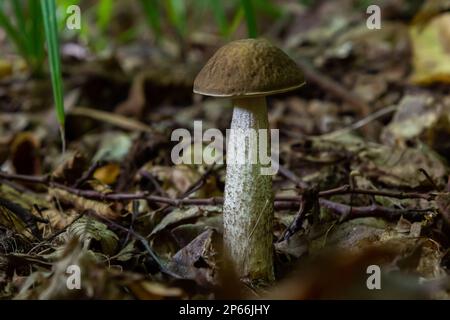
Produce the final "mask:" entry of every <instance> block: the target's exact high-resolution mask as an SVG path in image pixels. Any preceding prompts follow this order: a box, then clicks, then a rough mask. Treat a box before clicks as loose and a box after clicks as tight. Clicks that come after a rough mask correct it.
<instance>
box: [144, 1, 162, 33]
mask: <svg viewBox="0 0 450 320" xmlns="http://www.w3.org/2000/svg"><path fill="white" fill-rule="evenodd" d="M141 4H142V7H143V8H144V13H145V16H146V18H147V22H148V24H149V25H150V27H151V28H152V30H153V32H154V34H155V37H156V38H159V37H160V36H161V20H160V15H159V10H160V2H159V0H141Z"/></svg>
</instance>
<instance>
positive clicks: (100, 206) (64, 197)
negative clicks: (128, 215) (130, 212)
mask: <svg viewBox="0 0 450 320" xmlns="http://www.w3.org/2000/svg"><path fill="white" fill-rule="evenodd" d="M48 193H49V194H50V196H51V197H53V198H56V199H58V201H62V202H67V203H70V204H72V205H73V206H74V207H75V208H76V209H78V210H80V211H85V210H93V211H95V212H96V213H97V214H98V215H100V216H102V217H105V218H108V219H117V218H118V217H119V216H120V214H118V213H117V212H115V211H114V210H113V209H112V208H111V204H105V203H102V202H99V201H95V200H90V199H86V198H83V197H79V196H77V195H75V194H72V193H70V192H68V191H65V190H61V189H57V188H50V189H49V190H48Z"/></svg>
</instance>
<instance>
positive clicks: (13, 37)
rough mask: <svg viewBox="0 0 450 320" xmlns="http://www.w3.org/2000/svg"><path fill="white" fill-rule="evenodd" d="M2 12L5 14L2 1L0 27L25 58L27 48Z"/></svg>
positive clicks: (23, 40) (17, 31)
mask: <svg viewBox="0 0 450 320" xmlns="http://www.w3.org/2000/svg"><path fill="white" fill-rule="evenodd" d="M4 12H5V4H4V1H3V0H0V27H2V28H3V30H5V32H6V34H7V35H8V37H9V38H10V39H11V40H12V41H13V42H14V44H15V45H16V47H17V50H18V51H19V53H20V54H22V55H23V56H24V58H27V48H26V45H25V39H24V38H23V36H22V35H21V33H20V32H19V30H18V29H16V28H15V27H14V26H13V24H12V23H11V21H10V20H9V17H7V16H6V15H5V13H4Z"/></svg>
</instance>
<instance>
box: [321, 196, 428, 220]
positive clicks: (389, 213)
mask: <svg viewBox="0 0 450 320" xmlns="http://www.w3.org/2000/svg"><path fill="white" fill-rule="evenodd" d="M319 203H320V205H321V206H323V207H325V208H327V209H330V210H332V211H334V212H335V213H337V214H340V215H344V216H346V217H345V219H344V221H347V220H351V219H356V218H362V217H373V216H378V217H383V218H386V219H390V220H393V219H396V218H399V217H400V216H401V215H404V214H407V215H408V217H409V218H412V219H417V218H421V217H422V216H423V213H425V212H430V211H432V210H433V209H431V208H427V209H395V208H387V207H382V206H378V205H375V204H373V205H370V206H364V207H351V206H349V205H346V204H342V203H337V202H334V201H330V200H326V199H319Z"/></svg>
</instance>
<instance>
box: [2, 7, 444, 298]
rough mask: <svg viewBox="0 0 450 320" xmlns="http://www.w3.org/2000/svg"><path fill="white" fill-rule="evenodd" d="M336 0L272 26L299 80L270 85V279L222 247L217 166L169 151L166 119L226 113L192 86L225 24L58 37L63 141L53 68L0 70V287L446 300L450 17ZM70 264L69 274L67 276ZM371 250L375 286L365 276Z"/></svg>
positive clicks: (149, 294) (123, 294)
mask: <svg viewBox="0 0 450 320" xmlns="http://www.w3.org/2000/svg"><path fill="white" fill-rule="evenodd" d="M400 2H401V1H400ZM343 3H346V2H345V1H344V2H338V1H336V2H335V1H325V2H324V3H323V4H322V5H320V6H318V7H314V8H312V9H311V10H309V11H308V12H303V13H299V14H298V15H295V16H294V18H293V19H289V20H286V21H283V22H282V23H281V24H279V25H277V26H276V28H275V27H274V29H273V30H272V33H270V32H269V33H268V35H267V37H268V38H272V39H275V40H274V43H276V44H277V45H278V46H280V47H281V48H283V50H285V51H286V52H287V53H288V54H289V55H290V56H291V57H292V58H293V59H295V61H296V62H297V63H298V64H299V66H300V67H301V68H302V70H303V71H304V73H305V77H306V82H307V83H306V85H305V86H303V87H302V88H300V89H299V90H296V91H294V92H291V93H286V94H282V95H277V96H273V97H270V98H269V99H268V104H269V122H270V126H271V128H278V129H279V130H280V170H279V172H278V174H277V175H276V176H275V177H274V180H273V183H274V191H276V199H275V200H276V203H275V208H276V212H275V222H274V229H273V237H274V247H275V270H276V278H277V280H276V282H275V284H274V285H273V286H271V287H268V288H263V289H262V288H252V287H249V286H247V285H245V284H242V283H240V282H239V281H238V280H237V279H236V277H234V276H233V274H232V273H229V272H226V267H224V264H223V263H222V262H223V261H221V259H220V252H221V235H222V207H221V201H222V197H223V189H224V182H225V181H224V174H225V167H224V166H223V165H222V166H219V165H215V166H207V165H174V164H173V163H172V161H171V157H170V154H171V150H172V147H173V146H174V142H172V141H171V133H172V132H173V130H175V129H177V128H187V129H189V130H192V129H193V124H194V120H202V124H203V129H204V130H206V129H207V128H219V129H220V130H222V132H225V130H226V129H227V128H229V124H230V120H231V115H232V106H231V102H230V101H228V100H226V99H214V98H203V97H200V96H197V95H194V94H193V93H192V83H193V79H194V78H195V76H196V74H197V72H198V71H199V70H200V68H201V67H202V66H203V65H204V64H205V62H206V61H207V60H208V58H209V57H210V56H211V55H212V53H213V52H214V51H215V50H216V49H217V48H218V47H219V46H221V45H223V44H224V42H223V40H220V39H215V38H211V37H206V36H205V37H202V36H198V37H196V39H195V41H194V40H192V41H191V42H188V43H183V45H182V46H180V47H176V44H172V46H168V47H167V48H165V47H162V46H161V47H149V46H148V43H133V44H132V45H127V46H123V47H119V48H117V49H116V50H114V51H113V53H111V55H110V56H107V57H97V56H95V55H92V54H90V53H89V52H87V51H86V50H85V48H80V45H78V44H76V43H71V44H67V43H66V44H64V45H63V70H64V81H65V91H66V95H65V107H66V112H67V121H66V122H67V123H66V128H65V132H66V139H67V147H66V150H65V152H64V153H62V152H61V150H62V146H61V139H60V135H59V132H58V123H57V121H56V117H55V115H54V110H53V108H52V93H51V85H50V83H49V82H48V81H44V80H38V79H30V78H28V77H23V76H15V75H5V74H1V73H0V108H1V114H0V165H1V171H0V244H1V245H0V298H4V299H11V298H17V299H37V298H39V299H53V298H66V299H75V298H102V299H134V298H137V299H165V298H169V299H193V298H209V299H214V298H244V297H247V298H255V297H263V298H281V299H314V298H374V297H375V298H384V299H388V298H434V299H448V298H449V297H450V296H449V293H450V289H449V288H450V285H449V267H450V254H449V245H450V180H449V164H448V160H449V159H450V143H449V141H450V86H449V84H450V82H449V79H450V65H449V61H450V59H449V49H448V48H449V45H450V34H449V33H448V30H450V15H449V14H448V13H447V14H445V13H436V12H431V13H430V12H427V11H422V12H419V13H418V14H416V15H415V17H416V20H415V21H417V23H415V24H411V23H410V20H411V19H410V18H405V17H407V16H408V13H407V12H404V10H405V9H404V8H405V7H404V6H400V7H396V6H395V5H394V6H387V7H385V8H383V21H382V27H381V29H379V30H370V29H368V28H367V26H366V18H367V17H366V15H365V12H362V13H361V12H358V11H357V9H355V8H354V7H352V6H347V5H343ZM393 3H396V2H395V1H393ZM338 4H339V5H338ZM331 14H332V16H333V19H329V18H327V17H330V15H331ZM300 31H302V32H300ZM174 48H175V49H174ZM177 50H178V51H177ZM180 50H184V54H183V55H182V57H181V58H180V57H178V56H177V54H176V52H179V51H180ZM174 52H175V53H174ZM192 199H197V200H192ZM71 265H77V266H79V267H80V270H81V271H82V276H81V283H82V287H81V290H67V284H66V279H67V273H66V272H67V268H68V267H69V266H71ZM373 265H377V266H380V267H381V274H382V277H381V279H382V280H381V284H382V290H368V289H367V281H366V280H367V278H368V277H369V276H370V272H369V271H368V267H369V266H373ZM368 272H369V273H368Z"/></svg>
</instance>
